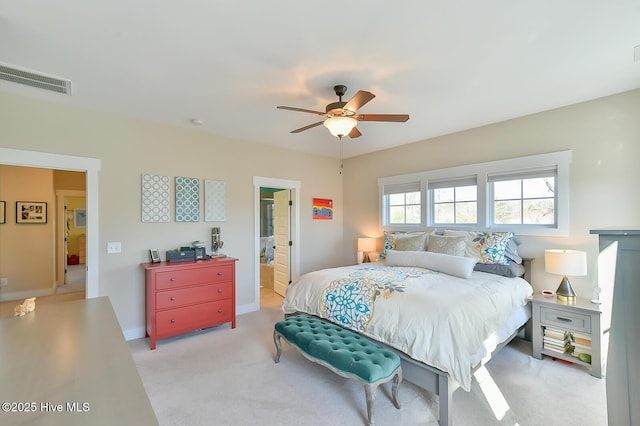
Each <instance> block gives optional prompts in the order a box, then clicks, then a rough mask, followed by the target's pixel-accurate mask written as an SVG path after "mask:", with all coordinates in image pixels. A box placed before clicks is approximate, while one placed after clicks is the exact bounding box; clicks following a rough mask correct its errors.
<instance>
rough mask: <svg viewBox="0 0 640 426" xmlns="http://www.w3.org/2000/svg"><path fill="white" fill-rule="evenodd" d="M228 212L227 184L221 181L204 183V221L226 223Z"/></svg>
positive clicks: (206, 181)
mask: <svg viewBox="0 0 640 426" xmlns="http://www.w3.org/2000/svg"><path fill="white" fill-rule="evenodd" d="M226 210H227V184H226V182H224V181H221V180H205V181H204V221H205V222H224V221H225V220H227V218H226Z"/></svg>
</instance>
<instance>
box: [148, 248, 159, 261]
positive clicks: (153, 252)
mask: <svg viewBox="0 0 640 426" xmlns="http://www.w3.org/2000/svg"><path fill="white" fill-rule="evenodd" d="M149 257H151V263H160V251H159V250H158V249H157V248H154V249H150V250H149Z"/></svg>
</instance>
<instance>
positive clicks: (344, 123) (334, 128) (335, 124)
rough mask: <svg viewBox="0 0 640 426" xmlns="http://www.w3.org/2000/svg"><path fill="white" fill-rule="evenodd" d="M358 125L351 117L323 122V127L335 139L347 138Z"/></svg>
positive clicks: (332, 118) (330, 118)
mask: <svg viewBox="0 0 640 426" xmlns="http://www.w3.org/2000/svg"><path fill="white" fill-rule="evenodd" d="M357 125H358V120H356V119H355V118H351V117H329V118H327V119H326V120H324V127H326V128H327V129H329V131H330V132H331V134H332V135H333V136H335V137H337V138H343V137H345V136H347V135H348V134H349V133H350V132H351V130H352V129H353V128H354V127H356V126H357Z"/></svg>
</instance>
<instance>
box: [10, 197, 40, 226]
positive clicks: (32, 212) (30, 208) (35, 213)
mask: <svg viewBox="0 0 640 426" xmlns="http://www.w3.org/2000/svg"><path fill="white" fill-rule="evenodd" d="M16 223H47V203H40V202H35V201H16Z"/></svg>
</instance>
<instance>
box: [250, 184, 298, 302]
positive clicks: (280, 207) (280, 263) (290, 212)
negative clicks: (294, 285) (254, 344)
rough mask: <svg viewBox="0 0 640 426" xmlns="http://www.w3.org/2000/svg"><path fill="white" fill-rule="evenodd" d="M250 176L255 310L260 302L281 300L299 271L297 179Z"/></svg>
mask: <svg viewBox="0 0 640 426" xmlns="http://www.w3.org/2000/svg"><path fill="white" fill-rule="evenodd" d="M253 180H254V187H255V193H256V204H255V206H256V209H255V235H256V256H255V265H256V268H255V271H256V273H255V275H256V279H255V283H256V284H255V300H256V303H255V308H256V310H257V309H260V306H261V302H262V304H263V305H266V306H271V305H275V304H278V303H281V301H282V296H283V295H284V293H285V292H286V289H287V287H288V285H289V283H290V282H291V281H293V280H294V279H295V277H297V276H298V275H299V265H298V258H299V253H300V247H299V246H300V244H299V241H300V232H299V226H298V223H299V217H300V213H299V212H300V205H299V200H298V194H299V191H300V182H298V181H288V180H283V179H273V178H262V177H254V179H253ZM278 293H279V294H278Z"/></svg>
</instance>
